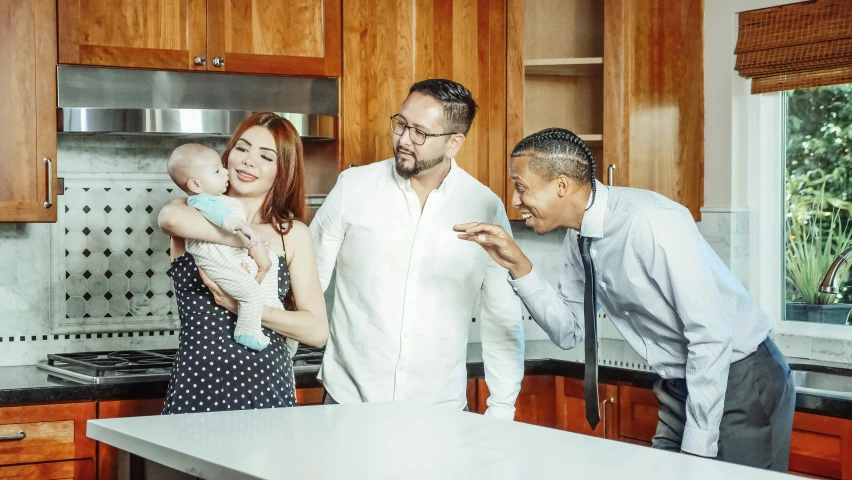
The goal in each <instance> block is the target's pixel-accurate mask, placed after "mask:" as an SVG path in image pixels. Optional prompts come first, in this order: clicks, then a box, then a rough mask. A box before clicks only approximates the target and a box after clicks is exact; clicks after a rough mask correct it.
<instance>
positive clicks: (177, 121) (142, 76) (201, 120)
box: [56, 66, 339, 140]
mask: <svg viewBox="0 0 852 480" xmlns="http://www.w3.org/2000/svg"><path fill="white" fill-rule="evenodd" d="M56 76H57V78H56V79H57V103H58V112H57V113H58V115H57V121H58V125H57V127H58V132H59V133H60V134H145V135H161V134H162V135H202V136H219V135H230V134H231V133H232V132H233V131H234V128H235V127H236V126H237V124H239V122H240V121H242V120H243V119H244V118H246V117H247V116H249V115H251V113H252V112H259V111H272V112H276V113H279V114H280V115H281V116H283V117H286V118H287V119H288V120H290V121H291V122H292V123H293V125H294V126H295V127H296V130H298V131H299V135H301V136H302V138H303V139H305V140H326V139H334V137H335V128H334V119H333V117H336V116H337V115H338V112H339V110H338V84H337V82H338V81H337V79H333V78H307V77H273V76H261V75H235V74H225V73H206V72H166V71H151V70H126V69H115V68H91V67H69V66H59V67H57V72H56Z"/></svg>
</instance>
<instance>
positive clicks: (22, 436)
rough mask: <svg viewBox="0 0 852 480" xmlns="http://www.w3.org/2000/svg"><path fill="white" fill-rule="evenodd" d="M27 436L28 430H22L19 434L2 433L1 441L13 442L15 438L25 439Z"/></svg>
mask: <svg viewBox="0 0 852 480" xmlns="http://www.w3.org/2000/svg"><path fill="white" fill-rule="evenodd" d="M26 437H27V432H25V431H23V430H21V431H20V432H18V434H17V435H0V442H11V441H14V440H23V439H25V438H26Z"/></svg>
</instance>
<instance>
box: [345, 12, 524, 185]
mask: <svg viewBox="0 0 852 480" xmlns="http://www.w3.org/2000/svg"><path fill="white" fill-rule="evenodd" d="M413 5H414V8H412V4H411V3H404V2H403V3H399V2H384V1H379V2H377V1H375V0H346V2H344V4H343V21H344V25H343V64H344V67H345V73H344V75H343V79H342V83H343V85H342V89H343V90H342V96H343V111H342V115H341V116H342V123H343V133H342V136H343V155H342V157H341V158H343V159H344V160H343V162H344V164H342V165H341V168H348V166H349V165H350V164H351V165H366V164H369V163H372V162H375V161H379V160H384V159H387V158H390V157H392V156H393V147H392V142H393V133H392V132H391V130H390V122H389V118H390V116H391V115H394V114H396V113H398V112H399V108H400V106H401V105H402V102H403V101H404V100H405V98H406V97H407V96H408V89H409V88H410V87H411V84H413V83H414V82H416V81H419V80H424V79H427V78H446V79H450V80H453V81H456V82H459V83H461V84H463V85H464V86H465V87H467V88H468V89H469V90H470V91H471V93H472V94H473V97H474V99H475V100H476V101H477V102H478V104H479V107H480V108H479V111H478V112H477V114H476V118H475V119H474V121H473V126H472V127H471V130H470V132H468V135H467V138H466V140H465V143H464V146H463V147H462V149H461V151H460V152H459V155H458V156H457V157H456V161H457V162H458V164H459V166H461V167H462V168H463V169H464V170H465V171H467V172H468V173H470V174H471V175H473V176H474V177H475V178H476V179H477V180H479V181H480V182H482V183H483V184H485V185H486V186H488V187H489V188H491V189H492V190H493V191H494V192H495V193H496V194H497V195H498V196H499V197H500V198H503V197H504V195H505V187H506V146H505V140H506V139H505V135H506V96H507V91H506V4H505V0H417V1H415V2H413ZM508 94H510V95H511V94H513V93H511V92H509V93H508ZM436 140H437V141H443V140H441V139H431V140H429V141H430V142H431V141H436Z"/></svg>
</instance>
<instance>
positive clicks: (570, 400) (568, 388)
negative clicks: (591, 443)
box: [556, 377, 618, 438]
mask: <svg viewBox="0 0 852 480" xmlns="http://www.w3.org/2000/svg"><path fill="white" fill-rule="evenodd" d="M617 396H618V387H617V386H615V385H606V384H600V385H598V399H599V400H600V402H601V407H600V412H601V421H600V423H598V426H597V427H596V428H595V429H594V430H592V429H591V427H590V426H589V422H588V420H586V400H585V399H584V390H583V380H582V379H577V378H565V377H556V428H558V429H559V430H567V431H569V432H574V433H581V434H583V435H591V436H593V437H603V438H617V432H618V409H617V408H616V403H615V402H616V397H617Z"/></svg>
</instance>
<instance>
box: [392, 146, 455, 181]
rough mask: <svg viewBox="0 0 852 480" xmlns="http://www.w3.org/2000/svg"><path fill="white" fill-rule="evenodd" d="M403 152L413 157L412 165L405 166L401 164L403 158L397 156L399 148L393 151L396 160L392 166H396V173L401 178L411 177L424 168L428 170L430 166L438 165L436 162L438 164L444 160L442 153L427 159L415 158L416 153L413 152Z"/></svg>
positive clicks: (423, 170)
mask: <svg viewBox="0 0 852 480" xmlns="http://www.w3.org/2000/svg"><path fill="white" fill-rule="evenodd" d="M405 153H407V154H409V155H410V156H412V157H414V165H413V166H411V167H406V166H404V165H403V163H402V162H403V160H401V159H400V158H399V148H397V149H396V151H395V152H394V157H395V160H396V161H395V162H394V166H395V167H396V173H398V174H399V176H400V177H402V178H411V177H413V176H415V175H417V174H418V173H420V172H425V171H426V170H429V169H430V168H432V167H434V166H436V165H438V164H440V163H441V162H443V161H444V156H443V155H441V156H440V157H435V158H432V159H429V160H421V159H419V158H417V155H416V154H415V153H414V152H409V151H406V152H405Z"/></svg>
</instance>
